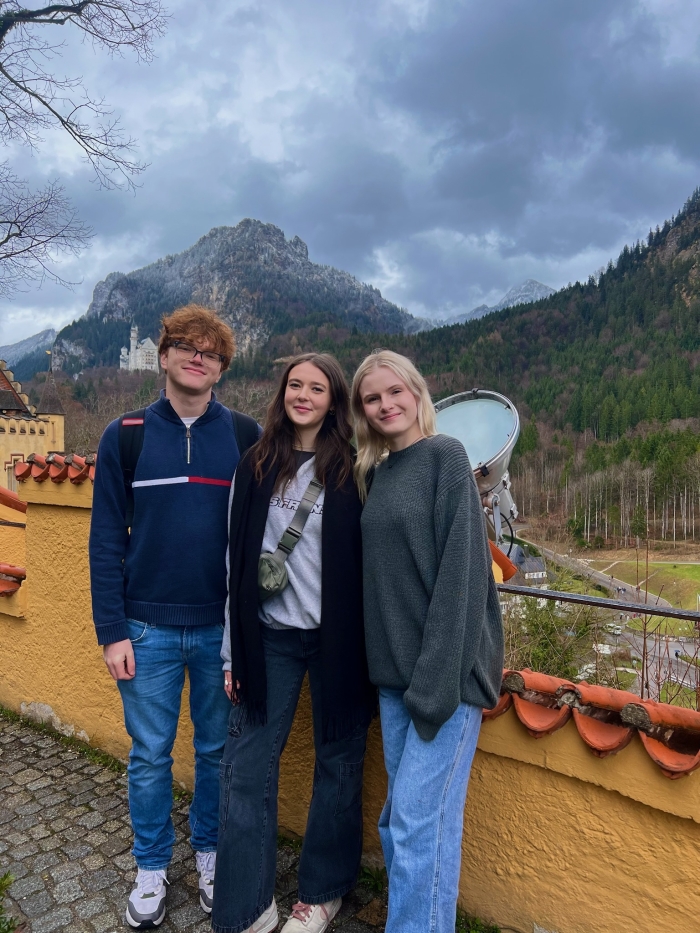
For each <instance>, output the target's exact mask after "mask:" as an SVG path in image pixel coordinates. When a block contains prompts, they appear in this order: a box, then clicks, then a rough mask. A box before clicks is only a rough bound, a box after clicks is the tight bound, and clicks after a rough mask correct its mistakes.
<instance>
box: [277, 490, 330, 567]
mask: <svg viewBox="0 0 700 933" xmlns="http://www.w3.org/2000/svg"><path fill="white" fill-rule="evenodd" d="M322 489H323V484H322V483H319V481H318V480H317V479H316V477H314V478H313V479H312V480H311V482H310V483H309V485H308V486H307V487H306V491H305V493H304V495H303V496H302V497H301V502H300V503H299V508H298V509H297V511H296V515H295V516H294V518H293V519H292V521H291V522H290V524H289V525H288V526H287V528H286V529H285V531H284V534H283V535H282V537H281V538H280V540H279V544H278V545H277V550H276V551H275V553H274V557H275V559H276V560H277V561H278V562H279V563H280V564H283V563H284V562H285V561H286V559H287V558H288V557H289V555H290V554H291V553H292V551H293V550H294V548H295V547H296V546H297V543H298V541H299V538H301V533H302V531H303V530H304V525H305V524H306V520H307V519H308V517H309V515H311V510H312V509H313V507H314V506H315V505H316V502H317V500H318V497H319V496H320V495H321V490H322Z"/></svg>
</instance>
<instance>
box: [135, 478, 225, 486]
mask: <svg viewBox="0 0 700 933" xmlns="http://www.w3.org/2000/svg"><path fill="white" fill-rule="evenodd" d="M174 483H204V484H205V485H207V486H229V487H230V486H231V480H230V479H212V478H211V477H209V476H168V477H167V478H166V479H137V480H136V481H135V482H133V483H132V484H131V485H132V486H133V487H134V488H135V487H136V486H172V485H173V484H174Z"/></svg>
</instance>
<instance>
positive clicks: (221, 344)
mask: <svg viewBox="0 0 700 933" xmlns="http://www.w3.org/2000/svg"><path fill="white" fill-rule="evenodd" d="M161 324H162V325H163V327H162V330H161V332H160V339H159V341H158V353H159V354H161V353H166V352H167V350H168V348H169V347H172V345H173V343H174V342H175V341H176V340H186V341H187V342H188V343H192V344H194V345H195V346H196V347H197V348H199V346H200V345H202V344H205V343H206V344H208V347H207V349H209V350H213V351H214V353H219V354H220V355H221V356H222V357H223V362H222V364H221V369H222V371H223V370H225V369H228V368H229V366H230V365H231V360H232V359H233V355H234V353H235V352H236V338H235V337H234V336H233V331H232V330H231V328H230V327H229V326H228V324H225V323H224V322H223V321H222V320H221V318H220V317H219V316H218V314H217V313H216V311H212V310H211V309H210V308H203V307H202V306H201V305H195V304H189V305H185V306H184V307H183V308H178V309H177V311H173V313H172V314H169V315H167V316H166V315H163V318H162V319H161Z"/></svg>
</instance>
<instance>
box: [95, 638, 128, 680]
mask: <svg viewBox="0 0 700 933" xmlns="http://www.w3.org/2000/svg"><path fill="white" fill-rule="evenodd" d="M102 657H103V658H104V661H105V664H106V665H107V670H108V671H109V673H110V674H111V675H112V677H113V678H114V680H133V677H134V675H135V674H136V660H135V659H134V648H133V646H132V644H131V642H130V641H129V639H128V638H125V639H124V641H115V642H113V643H112V644H111V645H105V646H104V648H103V649H102Z"/></svg>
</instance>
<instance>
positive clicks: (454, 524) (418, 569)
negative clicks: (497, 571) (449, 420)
mask: <svg viewBox="0 0 700 933" xmlns="http://www.w3.org/2000/svg"><path fill="white" fill-rule="evenodd" d="M362 548H363V568H364V608H365V634H366V639H367V657H368V661H369V674H370V679H371V681H372V683H374V684H376V685H377V686H379V687H390V688H392V689H396V690H404V691H405V693H404V702H405V704H406V707H407V708H408V711H409V713H410V714H411V719H412V720H413V723H414V725H415V728H416V731H417V732H418V734H419V735H420V737H421V738H422V739H425V740H426V741H429V740H431V739H433V738H434V737H435V735H436V734H437V732H438V730H439V728H440V726H441V725H442V724H443V723H445V722H446V721H447V720H448V719H449V718H450V716H452V714H453V713H454V712H455V710H456V709H457V706H458V705H459V703H460V702H466V703H472V704H474V705H476V706H481V707H485V708H492V707H493V706H495V704H496V701H497V699H498V695H499V690H500V685H501V678H502V674H503V624H502V620H501V610H500V605H499V600H498V591H497V589H496V583H495V581H494V578H493V573H492V571H491V556H490V553H489V549H488V543H487V537H486V527H485V521H484V514H483V510H482V506H481V499H480V496H479V493H478V490H477V488H476V482H475V480H474V475H473V473H472V469H471V466H470V465H469V460H468V459H467V454H466V452H465V450H464V447H463V446H462V444H461V443H460V442H459V441H458V440H455V439H454V438H452V437H447V436H446V435H444V434H438V435H437V436H435V437H430V438H425V439H423V440H420V441H418V442H417V443H415V444H412V445H411V446H410V447H407V448H406V449H405V450H401V451H399V452H398V453H391V454H389V457H388V458H387V459H386V460H384V461H383V462H382V463H380V464H379V466H378V467H377V469H376V471H375V475H374V479H373V481H372V486H371V489H370V493H369V496H368V499H367V503H366V505H365V508H364V511H363V513H362Z"/></svg>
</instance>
